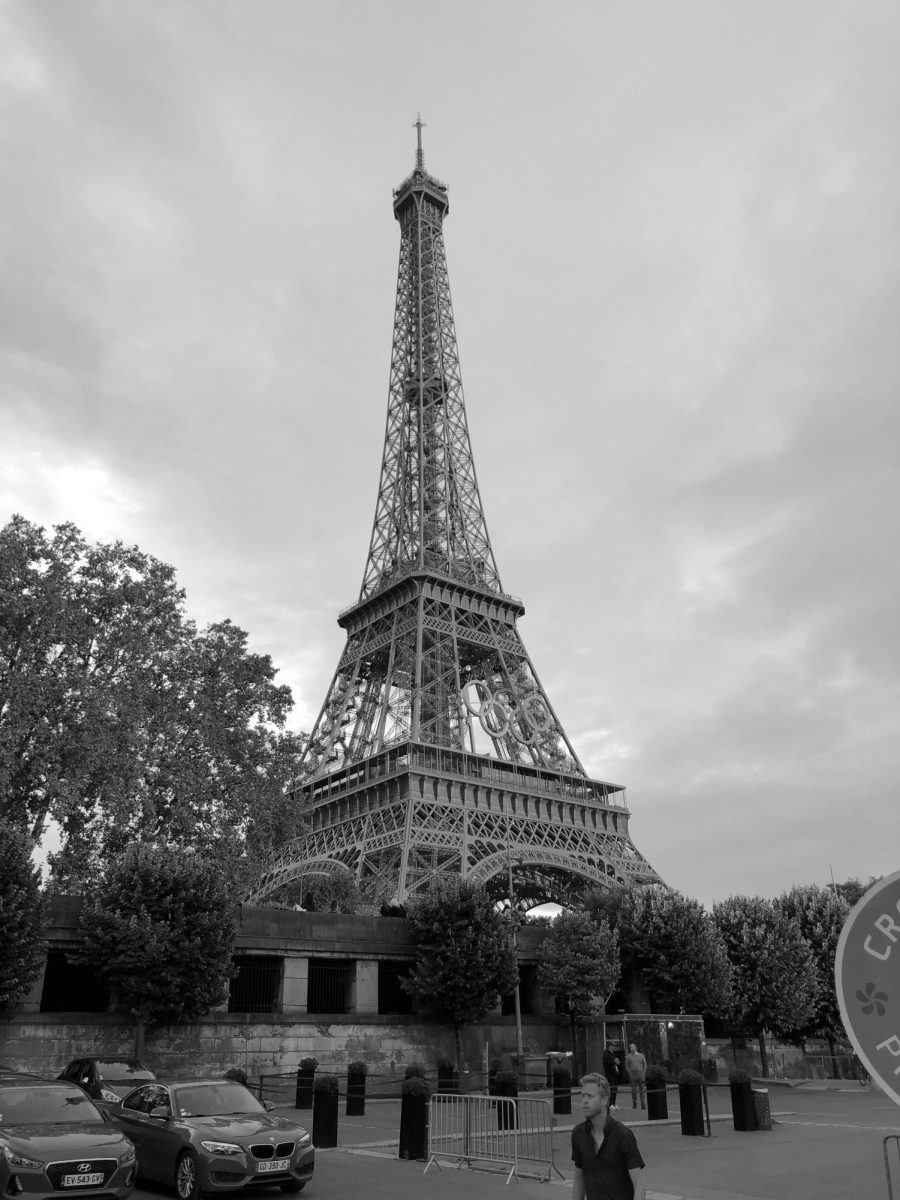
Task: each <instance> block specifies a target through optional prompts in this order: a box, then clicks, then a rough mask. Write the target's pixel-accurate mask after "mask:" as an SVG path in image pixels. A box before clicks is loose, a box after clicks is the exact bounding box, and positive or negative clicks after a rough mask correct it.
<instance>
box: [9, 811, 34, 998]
mask: <svg viewBox="0 0 900 1200" xmlns="http://www.w3.org/2000/svg"><path fill="white" fill-rule="evenodd" d="M32 849H33V847H32V844H31V842H30V841H29V839H28V837H27V835H26V834H24V833H23V832H22V830H21V829H17V828H16V827H15V826H14V825H12V824H10V822H8V821H0V1013H2V1014H6V1013H8V1012H9V1010H10V1008H11V1007H12V1006H13V1004H14V1003H15V1002H16V1000H18V999H19V998H20V997H21V996H24V995H25V994H26V993H27V991H28V989H29V988H30V987H31V985H32V984H33V983H34V981H35V980H36V979H37V977H38V975H40V972H41V966H42V964H43V961H44V944H43V941H42V938H41V932H42V926H43V919H44V911H43V901H42V897H41V877H40V871H39V870H38V868H37V867H35V866H34V864H33V863H32V861H31V853H32Z"/></svg>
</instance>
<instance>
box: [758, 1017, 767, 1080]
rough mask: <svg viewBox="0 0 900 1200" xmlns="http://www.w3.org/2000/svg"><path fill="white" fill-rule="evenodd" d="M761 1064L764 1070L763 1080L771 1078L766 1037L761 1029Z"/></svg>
mask: <svg viewBox="0 0 900 1200" xmlns="http://www.w3.org/2000/svg"><path fill="white" fill-rule="evenodd" d="M759 1063H760V1067H761V1068H762V1076H763V1079H768V1078H769V1056H768V1054H767V1053H766V1035H765V1032H764V1031H763V1030H762V1029H761V1030H760V1031H759Z"/></svg>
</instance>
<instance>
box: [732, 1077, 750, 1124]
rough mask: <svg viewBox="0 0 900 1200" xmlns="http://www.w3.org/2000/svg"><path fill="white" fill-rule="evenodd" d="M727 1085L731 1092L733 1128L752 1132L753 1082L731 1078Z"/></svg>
mask: <svg viewBox="0 0 900 1200" xmlns="http://www.w3.org/2000/svg"><path fill="white" fill-rule="evenodd" d="M728 1087H729V1090H730V1092H731V1115H732V1117H733V1118H734V1127H735V1129H737V1130H738V1131H739V1132H741V1133H753V1132H754V1131H755V1129H756V1110H755V1108H754V1105H753V1084H752V1083H751V1082H750V1080H749V1079H744V1080H740V1081H738V1080H736V1079H732V1081H731V1082H730V1083H729V1085H728Z"/></svg>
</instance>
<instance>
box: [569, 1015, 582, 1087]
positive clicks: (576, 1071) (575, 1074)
mask: <svg viewBox="0 0 900 1200" xmlns="http://www.w3.org/2000/svg"><path fill="white" fill-rule="evenodd" d="M569 1023H570V1025H571V1027H572V1082H573V1083H577V1082H578V1080H579V1079H580V1078H581V1074H582V1072H581V1068H580V1067H579V1065H578V1017H577V1016H576V1015H575V1013H570V1014H569Z"/></svg>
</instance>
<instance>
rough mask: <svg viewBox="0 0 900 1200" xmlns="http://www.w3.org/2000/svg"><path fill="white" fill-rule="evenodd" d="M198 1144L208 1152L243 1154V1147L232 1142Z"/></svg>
mask: <svg viewBox="0 0 900 1200" xmlns="http://www.w3.org/2000/svg"><path fill="white" fill-rule="evenodd" d="M200 1145H201V1146H202V1147H203V1149H204V1150H208V1151H209V1153H210V1154H243V1153H244V1147H243V1146H236V1145H235V1144H234V1142H201V1143H200Z"/></svg>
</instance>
